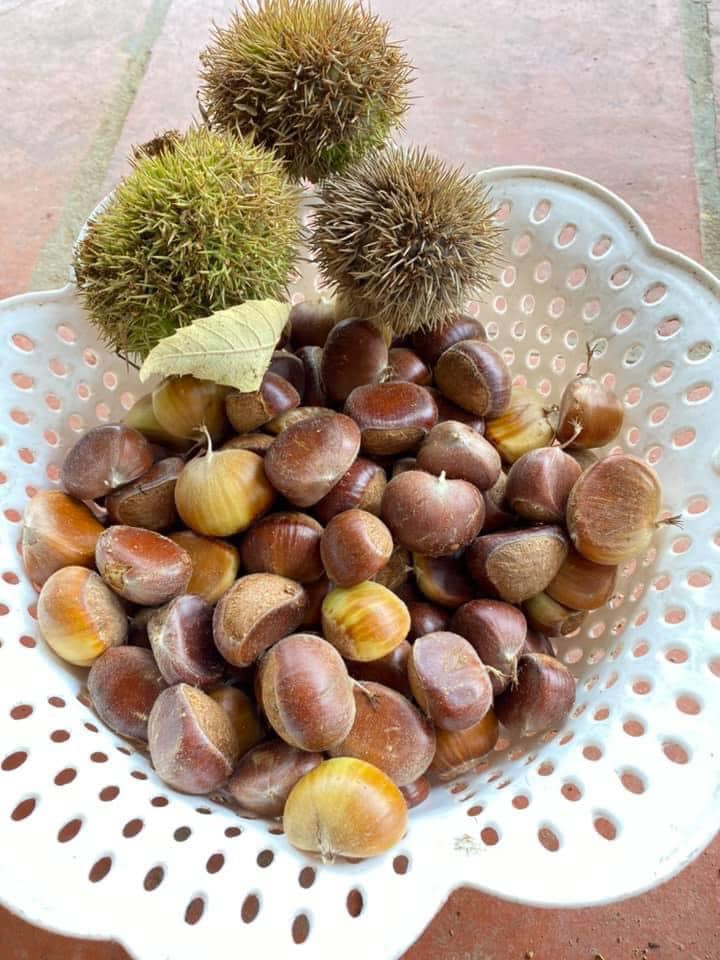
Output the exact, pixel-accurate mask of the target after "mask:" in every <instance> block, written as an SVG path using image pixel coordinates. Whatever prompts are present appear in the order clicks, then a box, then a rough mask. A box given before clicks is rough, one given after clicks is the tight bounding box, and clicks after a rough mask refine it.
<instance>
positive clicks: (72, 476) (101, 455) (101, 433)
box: [61, 423, 153, 500]
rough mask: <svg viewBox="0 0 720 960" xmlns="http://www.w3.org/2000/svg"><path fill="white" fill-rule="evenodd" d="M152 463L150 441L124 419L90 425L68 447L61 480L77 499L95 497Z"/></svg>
mask: <svg viewBox="0 0 720 960" xmlns="http://www.w3.org/2000/svg"><path fill="white" fill-rule="evenodd" d="M152 463H153V453H152V450H151V448H150V444H149V443H148V442H147V440H146V439H145V437H144V436H143V435H142V434H141V433H139V432H138V431H137V430H133V429H132V427H128V426H126V425H125V424H124V423H108V424H104V425H102V426H99V427H92V428H91V429H90V430H88V432H87V433H85V434H83V436H82V437H80V439H79V440H78V441H77V443H76V444H75V445H74V446H73V447H71V448H70V450H69V452H68V454H67V456H66V457H65V461H64V463H63V465H62V470H61V479H62V484H63V486H64V487H65V489H66V490H67V492H68V493H69V494H70V495H71V496H73V497H76V498H77V499H78V500H97V499H98V497H104V496H105V494H107V493H110V491H111V490H116V489H117V488H118V487H122V486H123V485H124V484H126V483H130V482H131V481H132V480H137V478H138V477H140V476H142V475H143V473H145V471H146V470H149V469H150V467H151V466H152Z"/></svg>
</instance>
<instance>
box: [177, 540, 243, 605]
mask: <svg viewBox="0 0 720 960" xmlns="http://www.w3.org/2000/svg"><path fill="white" fill-rule="evenodd" d="M169 537H170V539H171V540H172V541H173V543H176V544H177V545H178V546H179V547H182V548H183V550H187V552H188V553H189V554H190V559H191V560H192V576H191V577H190V583H189V584H188V585H187V587H186V588H185V592H186V593H195V594H197V595H198V596H200V597H202V598H203V600H205V601H206V602H207V603H211V604H215V603H217V602H218V600H219V599H220V597H221V596H222V595H223V594H224V593H225V591H226V590H227V589H228V588H229V587H230V586H232V584H233V583H234V582H235V578H236V577H237V574H238V570H239V569H240V554H239V552H238V549H237V547H234V546H233V545H232V544H231V543H227V542H226V541H225V540H216V539H215V538H214V537H201V536H200V534H198V533H193V532H192V530H179V531H178V532H177V533H171V534H169Z"/></svg>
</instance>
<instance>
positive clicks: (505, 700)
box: [495, 653, 575, 736]
mask: <svg viewBox="0 0 720 960" xmlns="http://www.w3.org/2000/svg"><path fill="white" fill-rule="evenodd" d="M574 703H575V679H574V678H573V675H572V674H571V673H570V671H569V670H568V668H567V667H566V666H565V664H564V663H560V661H559V660H556V659H555V658H554V657H548V656H546V655H545V654H542V653H526V654H524V655H523V656H522V657H520V659H519V661H518V679H517V684H516V685H514V686H511V687H509V688H508V689H507V690H506V691H505V693H501V694H500V696H499V697H498V698H497V699H496V701H495V713H496V715H497V718H498V720H499V721H500V723H502V725H503V726H504V727H507V729H508V730H511V731H512V732H513V733H520V734H521V735H522V736H529V735H530V734H533V733H541V732H542V731H543V730H549V729H551V728H555V727H560V726H561V725H562V724H563V723H564V722H565V719H566V718H567V716H568V714H569V713H570V711H571V710H572V708H573V704H574Z"/></svg>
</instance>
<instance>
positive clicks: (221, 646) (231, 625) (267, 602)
mask: <svg viewBox="0 0 720 960" xmlns="http://www.w3.org/2000/svg"><path fill="white" fill-rule="evenodd" d="M306 604H307V598H306V594H305V591H304V590H303V588H302V587H301V586H300V584H299V583H295V582H294V581H293V580H288V579H287V578H286V577H279V576H277V575H276V574H274V573H250V574H248V575H247V576H245V577H240V579H239V580H236V581H235V583H234V584H233V585H232V587H230V589H229V590H228V591H227V592H226V593H225V594H223V596H222V598H221V600H220V602H219V603H218V605H217V606H216V607H215V613H214V615H213V635H214V638H215V645H216V646H217V648H218V650H219V651H220V653H221V654H222V655H223V657H225V659H226V660H227V661H228V663H232V664H234V665H235V666H238V667H249V666H250V664H251V663H254V662H255V660H257V658H258V657H259V656H260V655H261V654H262V653H264V651H265V650H267V649H268V647H271V646H272V644H273V643H276V642H277V641H278V640H280V639H281V637H285V636H287V635H288V634H290V633H292V632H293V630H294V629H295V628H296V627H298V626H299V625H300V623H301V622H302V618H303V616H304V614H305V607H306Z"/></svg>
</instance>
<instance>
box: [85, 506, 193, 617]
mask: <svg viewBox="0 0 720 960" xmlns="http://www.w3.org/2000/svg"><path fill="white" fill-rule="evenodd" d="M95 563H96V565H97V568H98V572H99V573H100V576H101V577H102V578H103V580H104V581H105V582H106V583H107V584H108V586H110V587H112V589H113V590H114V591H115V593H118V594H119V595H120V596H121V597H124V598H125V599H126V600H129V601H130V602H131V603H138V604H140V605H141V606H143V607H154V606H158V605H159V604H161V603H166V602H167V601H168V600H171V599H172V598H173V597H177V596H178V595H179V594H181V593H185V591H186V590H187V586H188V584H189V583H190V577H191V576H192V560H191V559H190V554H189V553H188V552H187V551H186V550H184V549H183V548H182V547H180V546H178V545H177V544H176V543H174V542H173V541H172V540H170V538H169V537H164V536H163V535H162V534H160V533H156V532H155V531H154V530H145V529H143V528H142V527H127V526H122V525H117V526H114V527H108V529H107V530H104V531H103V532H102V533H101V534H100V536H99V537H98V540H97V544H96V546H95Z"/></svg>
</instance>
